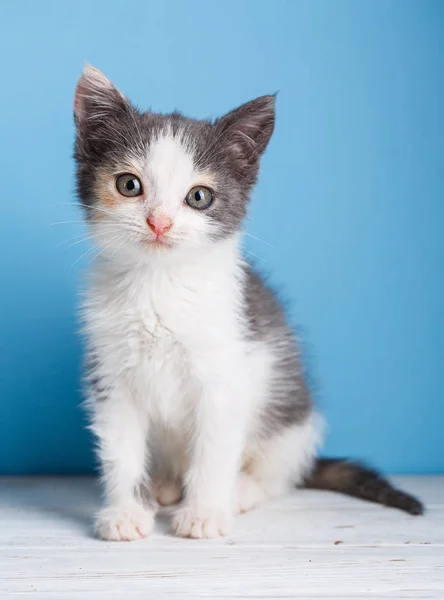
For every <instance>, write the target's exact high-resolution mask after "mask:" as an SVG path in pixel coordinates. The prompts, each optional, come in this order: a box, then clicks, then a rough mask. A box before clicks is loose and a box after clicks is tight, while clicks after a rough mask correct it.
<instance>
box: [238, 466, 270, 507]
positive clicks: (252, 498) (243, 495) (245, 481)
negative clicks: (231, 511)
mask: <svg viewBox="0 0 444 600" xmlns="http://www.w3.org/2000/svg"><path fill="white" fill-rule="evenodd" d="M264 499H265V491H264V489H263V487H262V486H261V485H260V484H259V483H258V482H257V481H256V480H255V479H253V478H252V477H250V476H249V475H246V474H245V473H240V474H239V477H238V480H237V498H236V504H235V514H239V513H245V512H247V511H249V510H252V509H253V508H256V507H257V506H258V505H259V504H261V503H262V502H263V501H264Z"/></svg>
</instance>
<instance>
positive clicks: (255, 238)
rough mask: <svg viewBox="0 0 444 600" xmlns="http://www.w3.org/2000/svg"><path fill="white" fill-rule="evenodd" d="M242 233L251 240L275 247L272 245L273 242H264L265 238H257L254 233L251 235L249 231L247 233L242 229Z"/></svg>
mask: <svg viewBox="0 0 444 600" xmlns="http://www.w3.org/2000/svg"><path fill="white" fill-rule="evenodd" d="M244 235H246V236H248V237H250V238H252V239H253V240H257V241H258V242H262V243H263V244H265V245H266V246H270V248H275V247H276V246H273V244H270V242H266V241H265V240H262V239H261V238H258V237H256V236H255V235H251V233H247V232H246V231H244Z"/></svg>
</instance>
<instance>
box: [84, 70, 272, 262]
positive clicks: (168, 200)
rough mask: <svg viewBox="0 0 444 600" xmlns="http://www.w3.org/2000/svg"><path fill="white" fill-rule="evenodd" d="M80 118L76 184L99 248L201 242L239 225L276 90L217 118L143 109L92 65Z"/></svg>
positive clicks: (162, 248) (162, 247)
mask: <svg viewBox="0 0 444 600" xmlns="http://www.w3.org/2000/svg"><path fill="white" fill-rule="evenodd" d="M74 117H75V123H76V128H77V136H76V143H75V159H76V162H77V189H78V194H79V197H80V200H81V202H82V204H83V206H84V207H85V209H86V215H87V219H88V222H89V223H90V224H91V225H92V228H93V233H94V235H95V237H96V240H97V245H98V247H99V248H102V249H103V251H105V252H106V249H107V248H108V249H109V250H111V251H112V252H113V253H117V254H118V253H119V249H120V248H121V249H125V248H126V249H128V248H131V250H136V251H137V252H138V253H139V252H143V253H145V254H146V253H149V252H156V253H164V252H168V250H169V249H172V248H176V249H178V250H186V249H187V248H189V249H196V250H198V249H202V247H204V246H205V245H208V244H211V243H213V242H214V241H215V240H219V239H222V238H225V237H228V236H232V235H233V234H235V233H236V232H237V231H238V230H239V229H240V228H241V223H242V220H243V218H244V216H245V214H246V209H247V204H248V200H249V195H250V191H251V188H252V186H253V185H254V183H255V182H256V178H257V174H258V170H259V159H260V156H261V155H262V153H263V152H264V150H265V148H266V146H267V144H268V141H269V139H270V136H271V134H272V132H273V128H274V120H275V97H274V96H263V97H261V98H257V99H256V100H253V101H251V102H248V103H247V104H244V105H242V106H241V107H239V108H237V109H236V110H234V111H232V112H230V113H228V114H227V115H225V116H224V117H222V118H220V119H217V120H216V121H214V122H210V121H197V120H192V119H188V118H186V117H184V116H182V115H181V114H179V113H173V114H170V115H160V114H155V113H152V112H145V113H141V112H140V111H139V110H137V109H136V108H134V107H133V106H132V105H131V104H130V102H129V101H128V100H127V99H126V98H125V97H124V96H123V95H122V94H121V93H120V92H119V91H118V90H117V89H116V88H115V87H114V86H113V85H112V84H111V83H110V81H108V79H107V78H106V77H105V76H104V75H103V74H102V73H101V72H100V71H97V70H96V69H94V68H92V67H90V66H87V67H85V69H84V71H83V73H82V76H81V78H80V80H79V82H78V85H77V89H76V94H75V102H74Z"/></svg>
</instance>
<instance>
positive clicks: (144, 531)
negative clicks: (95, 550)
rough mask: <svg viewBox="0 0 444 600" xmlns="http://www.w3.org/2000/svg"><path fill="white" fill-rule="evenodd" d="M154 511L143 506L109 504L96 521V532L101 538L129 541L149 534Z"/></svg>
mask: <svg viewBox="0 0 444 600" xmlns="http://www.w3.org/2000/svg"><path fill="white" fill-rule="evenodd" d="M154 516H155V514H154V511H153V510H151V509H149V508H144V507H143V506H139V505H134V506H130V507H128V506H126V507H114V506H110V507H107V508H104V509H103V510H102V511H101V512H100V513H99V515H98V517H97V521H96V533H97V536H98V537H99V538H100V539H102V540H110V541H113V542H131V541H133V540H140V539H142V538H144V537H146V536H147V535H149V534H150V533H151V531H152V529H153V524H154Z"/></svg>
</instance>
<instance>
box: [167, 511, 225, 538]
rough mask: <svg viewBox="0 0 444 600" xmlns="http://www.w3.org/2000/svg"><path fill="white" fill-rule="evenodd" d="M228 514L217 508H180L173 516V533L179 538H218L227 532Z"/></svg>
mask: <svg viewBox="0 0 444 600" xmlns="http://www.w3.org/2000/svg"><path fill="white" fill-rule="evenodd" d="M228 526H229V517H228V513H227V512H225V511H223V510H220V509H218V508H208V509H201V510H193V509H192V508H187V507H184V508H180V509H179V510H178V511H177V512H176V513H175V515H174V519H173V529H174V533H175V534H176V535H178V536H180V537H189V538H218V537H221V536H224V535H226V534H227V532H228Z"/></svg>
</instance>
